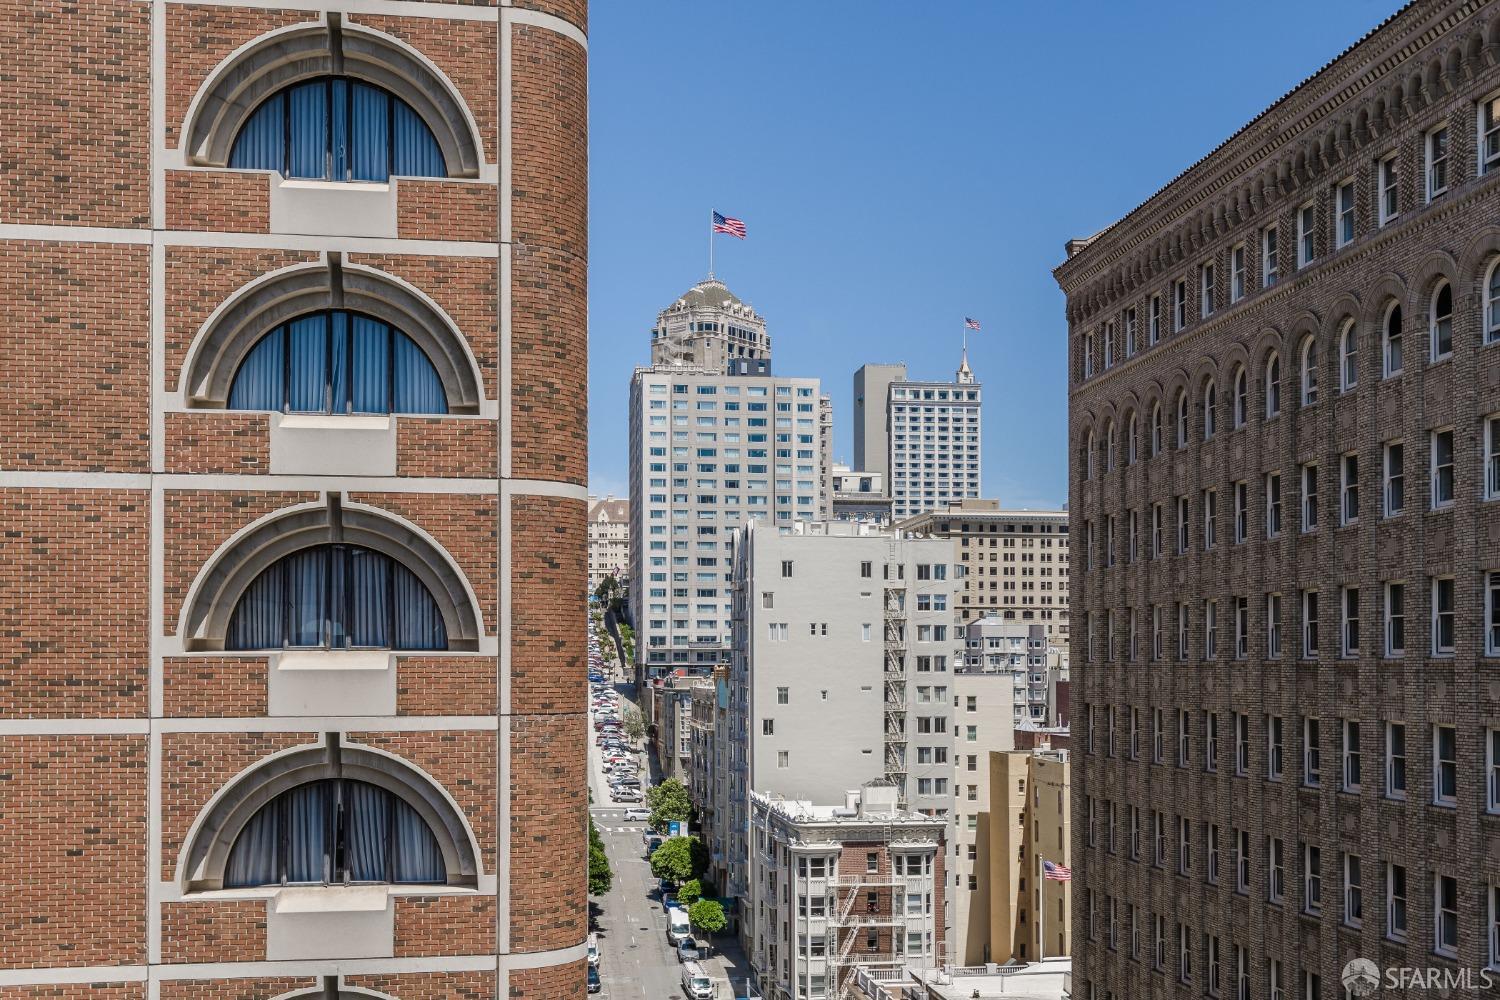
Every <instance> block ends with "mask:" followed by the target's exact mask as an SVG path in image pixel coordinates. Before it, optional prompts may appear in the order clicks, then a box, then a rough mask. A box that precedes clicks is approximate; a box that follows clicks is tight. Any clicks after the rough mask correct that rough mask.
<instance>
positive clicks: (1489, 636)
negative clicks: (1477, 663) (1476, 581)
mask: <svg viewBox="0 0 1500 1000" xmlns="http://www.w3.org/2000/svg"><path fill="white" fill-rule="evenodd" d="M1484 655H1485V656H1500V571H1497V570H1491V571H1490V572H1488V573H1486V574H1485V575H1484Z"/></svg>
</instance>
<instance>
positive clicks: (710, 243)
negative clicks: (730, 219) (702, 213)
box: [708, 208, 714, 278]
mask: <svg viewBox="0 0 1500 1000" xmlns="http://www.w3.org/2000/svg"><path fill="white" fill-rule="evenodd" d="M708 276H709V277H710V278H712V277H713V276H714V210H713V209H711V208H710V209H709V210H708Z"/></svg>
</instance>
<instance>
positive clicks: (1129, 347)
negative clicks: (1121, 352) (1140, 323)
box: [1125, 306, 1139, 358]
mask: <svg viewBox="0 0 1500 1000" xmlns="http://www.w3.org/2000/svg"><path fill="white" fill-rule="evenodd" d="M1136 333H1137V331H1136V323H1135V306H1131V307H1130V308H1129V309H1126V310H1125V356H1126V357H1127V358H1133V357H1135V352H1136V350H1137V348H1138V347H1139V345H1138V344H1137V343H1136Z"/></svg>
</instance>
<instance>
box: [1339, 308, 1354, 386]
mask: <svg viewBox="0 0 1500 1000" xmlns="http://www.w3.org/2000/svg"><path fill="white" fill-rule="evenodd" d="M1358 384H1359V338H1358V337H1357V336H1356V335H1355V330H1354V320H1352V319H1351V320H1350V321H1349V322H1347V323H1345V324H1344V328H1343V330H1342V331H1341V332H1340V333H1339V391H1340V392H1348V391H1349V390H1351V389H1353V388H1354V387H1355V386H1356V385H1358Z"/></svg>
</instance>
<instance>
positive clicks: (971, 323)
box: [964, 316, 979, 330]
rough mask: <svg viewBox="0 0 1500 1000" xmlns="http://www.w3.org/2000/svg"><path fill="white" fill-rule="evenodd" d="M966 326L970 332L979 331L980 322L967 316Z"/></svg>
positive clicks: (965, 318) (965, 319)
mask: <svg viewBox="0 0 1500 1000" xmlns="http://www.w3.org/2000/svg"><path fill="white" fill-rule="evenodd" d="M964 326H966V327H968V328H969V329H970V330H977V329H979V320H977V319H974V318H973V317H972V316H965V317H964Z"/></svg>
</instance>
